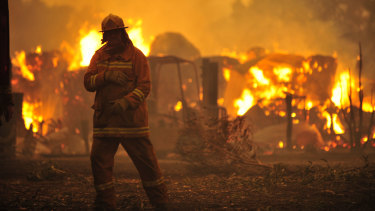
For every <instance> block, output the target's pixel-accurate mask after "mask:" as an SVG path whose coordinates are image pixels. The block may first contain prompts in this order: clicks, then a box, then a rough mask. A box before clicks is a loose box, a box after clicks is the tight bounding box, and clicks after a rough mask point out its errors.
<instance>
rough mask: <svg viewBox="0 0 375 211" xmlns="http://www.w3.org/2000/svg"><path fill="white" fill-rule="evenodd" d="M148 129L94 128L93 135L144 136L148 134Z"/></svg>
mask: <svg viewBox="0 0 375 211" xmlns="http://www.w3.org/2000/svg"><path fill="white" fill-rule="evenodd" d="M149 132H150V128H149V127H136V128H94V134H126V135H129V134H145V133H149Z"/></svg>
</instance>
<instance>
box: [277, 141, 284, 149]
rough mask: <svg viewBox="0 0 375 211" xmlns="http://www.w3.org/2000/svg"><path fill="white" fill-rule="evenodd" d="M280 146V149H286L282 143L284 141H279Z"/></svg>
mask: <svg viewBox="0 0 375 211" xmlns="http://www.w3.org/2000/svg"><path fill="white" fill-rule="evenodd" d="M278 146H279V148H280V149H282V148H284V142H282V141H279V144H278Z"/></svg>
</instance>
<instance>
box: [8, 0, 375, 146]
mask: <svg viewBox="0 0 375 211" xmlns="http://www.w3.org/2000/svg"><path fill="white" fill-rule="evenodd" d="M32 2H33V1H31V3H30V2H23V1H20V0H19V1H15V3H14V4H11V5H10V11H11V15H12V11H13V10H14V13H13V14H20V13H17V12H19V11H20V10H17V9H16V5H17V4H19V5H23V7H22V8H23V9H25V8H28V7H30V8H32V7H33V6H35V5H36V4H32ZM36 2H37V3H38V4H39V8H42V10H48V9H49V6H46V5H44V4H42V2H41V1H36ZM194 2H195V1H194ZM245 2H247V3H245ZM267 2H268V1H267ZM267 2H266V3H260V2H254V3H251V2H248V1H235V2H234V3H233V4H232V6H233V8H232V9H233V13H230V14H229V15H227V17H226V19H224V20H223V21H222V22H220V19H215V21H212V24H211V25H210V27H209V28H210V29H212V31H217V30H218V29H217V28H218V27H216V26H217V25H218V23H219V22H220V23H222V24H223V25H225V26H227V28H225V29H223V28H221V30H223V31H221V32H220V33H217V34H209V33H208V31H203V28H204V27H202V26H199V27H198V29H195V28H191V26H190V25H189V24H187V26H189V30H190V31H186V29H183V30H181V31H183V34H184V35H188V36H184V35H182V34H179V33H165V32H164V31H160V30H156V29H155V27H154V26H152V24H151V23H149V22H146V20H149V21H150V17H149V16H146V15H145V17H147V18H146V19H145V20H142V19H138V20H136V19H129V18H125V22H126V23H127V24H128V25H130V28H129V31H128V33H129V35H130V38H131V39H132V40H133V42H134V45H135V46H136V47H138V48H140V49H141V50H142V51H143V52H144V53H145V55H148V56H149V61H150V65H151V71H152V72H151V75H152V80H153V86H154V90H153V91H152V93H151V96H150V97H149V104H150V114H151V115H154V116H151V117H150V119H151V120H150V126H151V133H152V136H153V138H152V139H153V140H155V143H156V144H155V145H156V149H157V150H160V151H162V150H173V149H174V145H175V143H176V141H177V139H178V136H179V133H178V131H179V129H181V127H183V125H184V124H185V123H184V118H185V117H192V116H193V113H194V112H190V111H195V110H198V111H200V110H204V109H202V107H204V106H206V107H207V105H204V101H205V98H207V94H206V93H205V86H208V87H211V86H213V87H214V88H213V89H212V87H211V89H212V90H213V91H212V92H209V93H214V94H213V95H215V96H214V97H212V96H211V97H209V98H210V103H211V104H210V105H213V106H214V107H217V111H216V110H215V109H214V110H215V112H217V113H220V114H218V115H217V117H218V118H219V117H220V118H224V117H225V118H227V119H229V120H231V119H235V118H236V117H237V116H242V117H243V118H245V119H246V120H247V121H249V122H250V123H251V124H252V125H253V132H254V136H253V138H254V141H255V142H256V143H257V144H258V145H259V146H260V147H261V148H262V149H263V151H264V152H266V153H269V152H271V153H272V152H273V151H274V149H277V148H285V147H286V146H287V145H288V147H290V148H295V149H304V148H307V146H310V145H311V146H312V147H313V148H315V149H316V150H326V151H329V150H331V149H332V148H336V147H338V146H340V147H342V148H347V147H353V146H354V144H353V143H351V141H350V140H352V139H353V134H354V133H355V132H354V131H355V130H356V129H355V128H358V126H359V122H362V123H361V127H362V129H361V130H362V132H361V133H360V137H359V139H361V141H362V144H363V145H364V144H365V143H368V142H370V141H369V140H370V139H373V137H374V126H373V124H372V120H371V118H370V116H371V113H373V110H374V103H373V100H372V99H371V94H367V95H366V97H365V98H363V99H362V103H361V105H359V104H356V102H359V101H360V99H359V98H357V97H356V96H357V95H356V94H355V93H357V89H359V90H361V89H362V88H363V87H361V86H360V85H358V81H359V80H360V78H359V77H358V78H357V77H354V76H353V75H354V74H353V71H351V72H350V71H349V70H348V68H343V66H344V65H343V64H342V60H340V59H341V58H346V57H344V56H341V53H342V51H347V49H348V48H349V47H347V48H345V49H333V47H332V48H329V50H327V49H326V48H320V49H319V48H318V47H317V46H320V45H325V46H329V45H328V43H330V42H333V41H332V40H333V39H332V38H331V39H328V38H330V37H329V36H326V35H324V33H322V32H321V31H320V30H319V29H320V28H319V27H321V28H328V25H327V23H326V22H323V21H321V19H316V20H319V21H320V22H319V23H322V24H321V25H320V26H319V27H317V26H316V25H315V24H313V25H310V26H311V28H313V29H314V30H315V31H314V32H315V33H317V34H316V35H314V36H313V35H312V34H311V33H310V31H309V32H307V33H306V32H303V30H302V29H303V28H302V27H301V26H302V25H301V23H300V22H296V21H292V23H293V24H291V25H294V27H295V28H291V26H289V25H287V24H285V23H287V21H288V20H289V19H290V17H283V18H282V19H279V20H280V21H279V25H280V26H278V25H276V26H277V27H276V28H277V29H280V28H283V27H285V28H287V30H281V29H280V32H275V31H268V30H266V29H265V26H264V25H267V24H266V23H270V21H269V20H268V19H270V20H275V16H277V14H279V13H277V12H280V11H279V9H277V8H273V9H272V11H274V12H276V14H272V13H271V12H267V13H266V15H265V16H263V19H260V20H259V17H261V16H259V14H258V13H259V11H258V10H257V9H261V8H264V7H266V6H269V5H268V4H267ZM195 3H196V2H195ZM268 3H269V2H268ZM348 4H350V3H348V2H341V3H340V4H339V5H341V6H340V7H339V8H344V7H345V8H348ZM25 5H26V6H25ZM41 5H42V6H41ZM318 5H320V4H318ZM345 5H346V6H345ZM167 6H168V5H166V7H167ZM50 7H51V8H53V9H57V8H59V7H60V6H50ZM202 7H208V6H207V5H203V6H202ZM218 7H219V6H218ZM296 7H301V8H303V10H302V11H306V10H307V8H306V7H303V5H301V4H297V3H296ZM220 8H221V7H220ZM280 8H281V9H282V8H283V7H280ZM357 9H358V11H359V10H360V11H362V13H361V14H364V15H363V17H362V16H361V17H360V18H361V20H362V21H364V22H366V21H368V20H369V19H370V18H368V16H366V14H367V13H366V11H367V12H368V11H369V9H368V8H367V9H366V8H362V7H359V6H358V8H357ZM51 10H52V9H51ZM269 10H271V9H269ZM342 10H344V9H342ZM346 10H348V9H346ZM67 11H70V10H67ZM90 11H91V10H90ZM249 11H252V13H251V14H250V13H249ZM309 11H310V10H309ZM91 12H92V13H93V14H95V15H94V17H96V20H95V26H96V25H98V23H99V22H100V21H99V20H100V17H102V16H104V14H102V11H100V12H98V11H95V10H94V9H93V11H91ZM205 12H207V11H205ZM339 12H343V11H341V10H340V11H338V13H339ZM311 13H312V12H311V11H310V12H309V13H307V14H309V15H310V16H312V15H313V14H311ZM58 14H59V15H60V16H61V17H64V16H62V14H60V13H58ZM70 14H72V12H70ZM131 14H132V13H131V12H130V15H131ZM202 14H206V13H203V12H202ZM293 14H294V15H296V16H297V15H298V17H300V16H299V15H300V14H299V13H293ZM340 14H341V13H340ZM215 15H216V16H218V14H216V13H214V14H213V16H215ZM256 15H257V16H256ZM60 16H59V17H60ZM255 16H256V17H257V18H256V20H258V21H257V22H251V24H252V29H259V30H263V31H262V33H261V32H259V31H256V30H253V31H248V30H245V29H246V27H245V23H247V22H246V20H249V18H253V17H255ZM37 17H39V16H37V15H35V17H34V16H32V17H31V18H37ZM71 17H73V18H72V20H73V21H77V22H78V20H79V23H80V24H78V25H79V26H80V28H78V29H77V28H74V30H75V31H74V32H75V33H71V34H74V35H75V37H74V39H73V38H72V39H70V40H69V41H66V40H62V39H61V37H60V36H57V37H56V40H59V43H58V44H57V45H55V46H54V49H52V50H51V47H50V46H51V44H50V43H48V42H46V44H47V46H48V48H49V49H48V50H44V48H45V47H44V46H43V44H41V45H39V43H38V45H35V46H33V48H34V49H33V50H32V51H30V50H25V49H21V50H14V51H13V52H14V53H13V54H12V64H13V78H12V81H11V83H12V87H13V91H14V92H22V93H23V106H22V116H23V122H24V123H23V122H22V123H21V124H20V125H21V126H19V127H20V128H22V129H21V130H19V131H20V132H19V133H20V135H19V136H22V137H23V136H24V135H25V134H26V133H27V132H26V130H27V129H30V125H31V124H33V127H32V130H33V132H34V136H35V137H36V138H37V139H39V140H40V143H41V144H42V145H43V146H45V147H44V148H43V147H42V148H40V149H39V150H40V152H45V153H85V152H87V151H88V146H89V142H90V138H89V137H90V133H91V132H92V131H90V130H91V129H90V128H91V126H90V122H91V118H92V117H91V116H92V111H91V109H90V108H89V107H90V106H91V103H92V102H93V99H92V98H93V96H92V95H91V94H89V93H87V92H85V91H84V89H83V85H82V77H83V74H84V72H85V67H86V66H87V65H88V64H89V61H90V58H91V56H92V55H93V53H94V52H95V50H96V49H97V48H99V47H100V45H101V44H100V43H101V42H100V40H101V34H100V33H99V32H98V31H99V30H98V29H97V27H93V26H92V25H94V21H92V20H87V21H86V22H84V21H82V17H79V18H78V17H75V16H74V15H72V16H71ZM126 17H129V16H126ZM134 17H136V16H135V15H134ZM220 17H221V18H224V16H220ZM366 17H367V18H366ZM370 17H372V16H370ZM208 19H213V17H209V18H208ZM296 19H298V18H296ZM12 20H13V23H15V25H17V26H18V25H19V24H20V23H19V20H18V19H17V17H15V16H13V19H12ZM37 20H39V19H37ZM72 20H70V21H71V22H69V23H68V24H67V26H71V25H72ZM161 20H163V19H162V18H161ZM261 20H263V22H262V21H261ZM303 20H305V21H306V22H307V21H308V20H310V19H308V17H304V19H303ZM40 21H41V22H43V21H42V20H40ZM59 21H60V22H62V23H64V22H63V21H62V20H60V19H59ZM185 22H186V21H185ZM231 23H235V25H236V26H239V29H237V28H236V29H233V28H232V27H231V26H232V25H233V24H232V25H231ZM271 23H272V24H271ZM271 23H270V25H272V26H274V23H273V22H271ZM69 24H70V25H69ZM143 24H144V25H143ZM164 25H165V24H164ZM164 25H163V26H164ZM176 25H177V24H176ZM52 28H54V27H52ZM68 28H69V27H68ZM147 29H148V30H149V31H150V30H151V31H152V29H153V31H154V33H153V34H152V35H153V37H155V38H154V40H152V39H144V38H145V36H144V35H143V32H144V31H146V30H147ZM163 29H165V30H166V31H167V29H168V27H167V26H164V28H163ZM193 29H194V30H197V31H198V32H197V33H199V32H202V33H201V34H204V36H203V35H202V39H203V41H201V40H200V39H199V38H201V37H199V36H197V35H196V33H193V32H194V30H193ZM231 29H232V31H231ZM69 30H73V28H72V27H70V28H69ZM174 30H178V27H177V28H174ZM288 30H289V31H291V32H293V33H294V34H295V36H294V35H293V36H294V39H295V42H297V43H298V44H299V45H295V44H293V42H292V41H291V39H293V38H291V37H293V36H292V35H291V34H288V35H287V36H277V35H280V33H283V32H285V31H288ZM298 30H299V31H298ZM368 30H370V31H371V30H372V29H368ZM203 32H204V33H203ZM46 33H47V32H46ZM259 33H261V35H259ZM298 33H300V34H301V35H299V34H298ZM148 34H150V32H148ZM235 34H241V35H243V34H244V36H245V35H248V36H249V37H243V36H240V35H238V37H240V38H238V39H230V38H233V37H234V38H235V37H236V36H234V35H235ZM302 34H303V35H302ZM306 34H308V35H306ZM224 35H225V36H227V37H221V36H224ZM255 35H258V36H255ZM271 35H274V36H275V38H272V36H271ZM318 35H319V36H320V37H323V35H324V39H321V40H315V38H316V37H319V36H318ZM14 36H15V37H16V38H17V39H15V40H14V41H13V42H17V40H20V38H19V37H18V35H17V36H16V35H14ZM41 36H43V35H41ZM330 36H333V35H330ZM52 37H53V36H51V37H50V38H48V39H51V40H53V38H52ZM190 38H192V39H193V40H194V42H193V43H198V45H193V44H192V42H190V41H189V40H190ZM214 38H215V39H214ZM266 38H267V39H266ZM281 38H282V39H281ZM340 39H341V38H340ZM30 40H31V38H30ZM33 40H34V38H33ZM72 40H73V41H72ZM213 40H215V42H214V41H213ZM301 40H308V43H302V41H301ZM23 41H24V42H26V41H25V40H23ZM146 41H147V42H146ZM275 42H279V43H278V44H277V43H275ZM319 42H322V43H323V44H322V43H319ZM72 43H73V44H72ZM342 43H347V41H345V42H341V43H339V44H342ZM318 44H320V45H318ZM239 45H243V46H244V47H243V48H242V51H241V50H238V46H239ZM19 46H20V45H16V44H15V45H14V49H17V47H18V48H19ZM27 46H29V44H28V45H27ZM196 46H199V47H196ZM202 46H203V47H202ZM228 46H230V47H229V48H228ZM252 46H264V47H252ZM337 46H338V45H335V47H337ZM348 46H350V47H352V46H353V44H350V45H348ZM329 47H331V46H329ZM282 48H284V49H289V52H286V50H283V49H282ZM296 48H297V49H296ZM298 48H300V49H298ZM208 49H209V50H208ZM212 49H214V50H212ZM247 49H249V50H247ZM268 49H272V50H268ZM332 49H333V50H332ZM352 49H353V51H356V49H357V48H356V47H355V48H352ZM331 50H332V51H331ZM336 50H340V51H339V56H338V55H337V52H336V53H335V51H336ZM296 52H297V53H296ZM327 52H328V53H327ZM355 54H356V53H355ZM212 55H216V56H212ZM340 56H341V57H340ZM350 56H352V57H354V58H355V56H356V55H355V56H353V53H350ZM347 57H349V56H347ZM361 59H362V58H361ZM204 61H206V62H207V61H208V62H209V63H215V64H216V66H215V65H214V66H215V67H213V68H212V69H213V70H212V71H217V74H216V75H217V82H212V83H211V82H209V81H210V79H207V78H204V76H203V75H204V74H203V70H202V69H204V68H203V66H204V64H205V62H204ZM161 64H163V67H161ZM209 69H210V68H209ZM365 75H366V77H363V78H364V79H365V80H366V83H364V84H366V87H368V86H370V87H371V86H373V82H372V83H371V76H370V75H369V74H368V73H366V74H365ZM211 76H213V77H216V76H215V74H213V75H211ZM215 80H216V78H215ZM215 80H214V81H215ZM355 81H356V82H355ZM204 84H205V85H204ZM207 84H209V85H207ZM215 89H216V92H215ZM367 93H369V92H368V90H367ZM213 101H216V102H213ZM357 110H362V111H363V112H362V114H363V115H362V117H361V120H360V118H359V117H351V116H350V115H351V114H350V112H349V111H352V112H354V111H357ZM353 121H356V122H357V125H355V126H354V125H351V123H350V122H353ZM153 127H154V128H153ZM288 131H289V132H288ZM350 131H352V132H350ZM56 133H59V134H60V135H59V136H51V135H52V134H56ZM163 135H164V136H163ZM307 137H309V138H307ZM56 139H59V140H58V141H57V142H56V143H52V142H53V141H52V140H56ZM68 139H70V140H78V141H75V143H77V142H79V143H80V144H78V145H77V146H75V145H74V146H73V144H72V143H71V142H69V141H68ZM357 139H358V137H357ZM166 140H168V141H166ZM357 144H358V143H357ZM372 144H373V142H372V143H371V144H366V145H369V146H371V145H372ZM46 148H47V149H46Z"/></svg>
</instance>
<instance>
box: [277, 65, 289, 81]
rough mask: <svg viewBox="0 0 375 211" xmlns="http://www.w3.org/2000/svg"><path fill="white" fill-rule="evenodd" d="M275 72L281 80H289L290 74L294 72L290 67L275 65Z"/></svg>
mask: <svg viewBox="0 0 375 211" xmlns="http://www.w3.org/2000/svg"><path fill="white" fill-rule="evenodd" d="M273 73H275V75H277V77H278V79H279V81H281V82H289V81H290V76H291V74H292V69H290V68H289V67H275V68H274V69H273Z"/></svg>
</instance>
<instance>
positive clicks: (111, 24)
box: [100, 14, 128, 32]
mask: <svg viewBox="0 0 375 211" xmlns="http://www.w3.org/2000/svg"><path fill="white" fill-rule="evenodd" d="M125 28H128V27H125V25H124V21H123V20H122V18H120V17H119V16H117V15H113V14H109V15H108V16H107V17H105V18H104V19H103V21H102V30H101V31H100V32H105V31H110V30H113V29H125Z"/></svg>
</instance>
